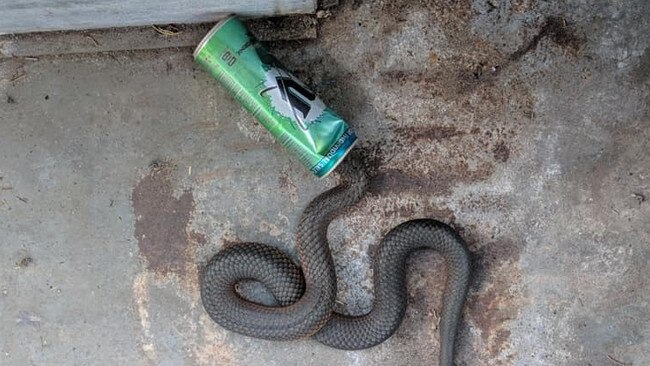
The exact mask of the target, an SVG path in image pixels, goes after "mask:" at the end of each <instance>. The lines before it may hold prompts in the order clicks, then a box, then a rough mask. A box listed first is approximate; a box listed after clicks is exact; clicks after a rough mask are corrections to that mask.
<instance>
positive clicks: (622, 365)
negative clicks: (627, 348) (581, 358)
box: [607, 355, 632, 366]
mask: <svg viewBox="0 0 650 366" xmlns="http://www.w3.org/2000/svg"><path fill="white" fill-rule="evenodd" d="M607 358H609V359H610V360H611V361H612V362H614V363H615V364H617V365H621V366H631V365H632V364H631V363H627V362H623V361H619V360H617V359H615V358H614V357H612V356H611V355H607Z"/></svg>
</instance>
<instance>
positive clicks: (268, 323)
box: [201, 154, 470, 366]
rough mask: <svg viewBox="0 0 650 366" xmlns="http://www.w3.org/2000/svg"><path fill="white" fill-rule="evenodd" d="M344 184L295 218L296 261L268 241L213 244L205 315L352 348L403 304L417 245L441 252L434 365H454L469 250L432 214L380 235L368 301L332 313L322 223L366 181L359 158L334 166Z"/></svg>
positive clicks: (331, 278) (378, 337)
mask: <svg viewBox="0 0 650 366" xmlns="http://www.w3.org/2000/svg"><path fill="white" fill-rule="evenodd" d="M338 171H339V173H340V174H341V177H342V181H343V182H342V183H341V184H340V185H339V186H337V187H335V188H333V189H331V190H329V191H327V192H324V193H322V194H321V195H319V196H318V197H316V198H315V199H314V200H313V201H311V202H310V203H309V205H308V206H307V208H306V209H305V210H304V212H303V214H302V217H301V219H300V222H299V224H298V229H297V234H296V247H297V251H298V256H299V258H300V267H299V266H297V265H296V264H294V263H293V262H292V261H291V259H289V257H288V256H286V255H285V254H284V253H282V252H281V251H279V250H278V249H276V248H273V247H271V246H268V245H264V244H259V243H237V244H232V245H228V246H226V247H225V248H223V249H222V250H221V251H219V252H218V253H217V254H216V255H215V256H214V257H213V258H212V259H211V260H210V261H209V262H208V264H207V265H206V267H205V268H204V269H203V271H202V273H201V299H202V302H203V305H204V307H205V310H206V311H207V312H208V314H209V315H210V317H211V318H212V319H213V320H214V321H215V322H217V323H218V324H220V325H221V326H223V327H224V328H226V329H229V330H231V331H234V332H237V333H241V334H245V335H248V336H251V337H257V338H264V339H271V340H294V339H299V338H305V337H313V338H315V339H316V340H317V341H319V342H321V343H323V344H326V345H328V346H331V347H334V348H339V349H345V350H358V349H365V348H368V347H372V346H375V345H377V344H379V343H381V342H383V341H384V340H386V339H388V338H389V337H390V336H391V335H392V334H393V333H394V332H395V331H396V330H397V328H398V327H399V325H400V324H401V322H402V319H403V317H404V314H405V311H406V305H407V304H406V299H407V294H406V262H407V259H408V257H409V256H410V255H411V254H412V253H414V252H416V251H418V250H421V249H433V250H435V251H438V252H439V253H440V254H441V255H442V256H443V258H444V260H445V263H446V266H447V269H448V276H447V283H446V289H445V293H444V298H443V309H442V315H441V319H440V365H442V366H448V365H453V355H454V340H455V337H456V330H457V326H458V322H459V320H460V317H461V313H462V309H463V306H464V302H465V297H466V294H467V289H468V283H469V275H470V269H469V255H468V251H467V249H466V246H465V244H464V242H463V240H462V239H461V238H460V236H459V235H458V234H457V233H456V232H455V231H454V230H453V229H451V228H450V227H449V226H447V225H445V224H442V223H440V222H438V221H435V220H431V219H418V220H412V221H408V222H405V223H402V224H400V225H398V226H397V227H395V228H394V229H392V230H391V231H390V232H389V233H388V234H387V235H386V236H385V237H384V238H383V240H382V242H381V244H380V246H379V250H378V253H377V255H376V257H375V258H374V272H373V273H374V302H373V308H372V310H371V311H370V312H369V313H368V314H365V315H362V316H347V315H343V314H338V313H336V312H334V310H333V308H334V302H335V300H336V272H335V267H334V261H333V259H332V255H331V253H330V248H329V245H328V242H327V228H328V226H329V224H330V222H331V221H332V219H334V217H335V216H336V215H337V214H339V213H340V212H341V211H342V210H344V209H346V208H348V207H350V206H352V205H354V204H355V203H356V202H357V201H358V200H359V199H360V198H361V197H362V196H363V194H364V192H365V191H366V189H367V188H368V182H369V179H368V176H367V173H366V171H365V168H364V164H363V163H362V159H360V158H359V157H358V156H356V155H354V154H351V156H349V157H348V158H347V159H346V160H345V161H344V162H343V163H342V164H341V166H340V167H339V168H338ZM242 280H255V281H259V282H261V283H262V284H263V285H264V286H265V288H266V289H267V290H268V291H269V292H270V293H271V294H272V295H273V297H274V298H275V299H276V301H277V306H265V305H262V304H260V303H256V302H254V301H251V300H250V299H246V298H244V297H243V296H241V295H240V294H239V293H238V292H237V291H236V286H237V284H238V283H239V282H240V281H242Z"/></svg>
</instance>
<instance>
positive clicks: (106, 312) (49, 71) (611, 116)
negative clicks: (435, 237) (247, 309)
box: [0, 0, 650, 366]
mask: <svg viewBox="0 0 650 366" xmlns="http://www.w3.org/2000/svg"><path fill="white" fill-rule="evenodd" d="M649 23H650V9H648V7H647V6H646V5H645V1H643V0H636V1H627V2H611V1H595V0H594V1H576V2H571V3H570V4H565V3H554V4H550V2H549V3H547V2H543V1H535V0H530V1H473V2H467V1H459V2H451V1H449V2H447V1H428V2H424V1H423V2H412V1H391V2H388V1H386V2H361V1H352V2H343V3H342V4H341V6H340V7H338V8H336V9H335V10H333V11H332V14H331V15H330V16H329V17H325V18H323V19H322V20H321V25H320V26H321V29H320V36H319V39H318V40H315V41H308V42H280V43H275V44H272V45H271V49H272V51H273V52H274V53H275V54H276V55H278V56H279V58H280V59H282V60H283V61H284V62H285V63H286V64H287V65H288V66H289V67H290V68H291V69H293V70H295V72H296V73H297V74H298V75H299V76H300V77H302V78H303V79H304V80H305V81H307V82H308V83H309V84H311V85H312V86H314V88H315V89H317V91H318V92H319V93H320V94H321V95H322V96H323V98H324V99H325V101H326V102H327V103H328V104H329V105H331V106H332V107H333V108H334V109H336V110H337V111H339V112H340V113H341V114H342V115H343V116H345V117H346V118H347V119H349V120H350V121H351V123H352V124H353V125H354V127H355V128H356V129H357V130H358V132H359V134H360V135H361V137H362V140H363V144H362V146H361V148H362V149H363V150H364V151H365V153H366V154H367V156H368V157H369V159H370V161H371V163H372V168H374V171H375V174H376V177H375V179H374V181H373V185H372V190H371V192H370V194H368V195H367V197H365V198H364V199H363V200H362V202H361V203H360V204H359V205H358V206H356V207H355V208H354V209H352V210H351V211H350V212H348V213H347V214H345V215H344V216H342V217H340V218H339V219H337V220H336V221H335V222H334V223H333V225H332V226H331V230H330V234H331V235H330V236H331V245H332V248H333V251H334V254H335V256H336V262H337V266H338V271H339V277H340V300H341V304H340V310H343V311H348V312H350V313H362V312H363V311H366V310H368V309H369V306H370V304H371V299H372V290H371V287H370V286H371V275H372V273H371V270H370V267H369V263H370V258H369V256H368V255H367V253H368V252H372V251H373V250H374V249H375V248H376V245H377V242H378V240H379V239H380V238H381V237H382V235H384V234H385V233H386V232H387V231H388V230H390V229H391V228H392V227H393V226H395V225H396V224H398V223H399V222H402V221H405V220H408V219H411V218H415V217H434V218H438V219H440V220H442V221H445V222H448V223H451V224H452V225H453V226H454V227H456V228H457V229H458V230H459V231H460V232H461V233H462V235H463V237H464V238H465V239H466V240H467V242H468V244H469V245H470V249H471V251H472V252H473V253H474V258H475V260H474V262H475V268H474V273H475V276H474V279H473V284H472V289H471V293H470V295H469V300H468V305H467V307H466V311H465V317H464V324H463V327H462V328H463V329H462V331H461V334H460V336H459V343H460V345H459V348H458V363H459V364H460V365H594V366H596V365H623V364H627V365H646V364H649V363H650V359H649V358H648V356H647V355H648V354H649V352H650V341H649V337H650V331H649V329H650V315H649V314H650V309H649V305H648V301H650V288H649V286H648V282H647V278H648V275H649V274H650V273H649V272H650V271H649V268H648V260H649V259H650V252H649V251H650V250H649V249H648V242H649V239H650V215H649V214H650V203H649V202H650V201H648V200H647V197H648V196H649V195H650V187H649V184H648V179H649V177H648V175H649V174H650V173H649V171H650V157H649V156H648V154H647V151H648V138H650V113H649V111H650V109H649V106H648V105H649V102H650V51H649V50H650V47H649V46H650V24H649ZM190 54H191V52H190V50H189V49H177V50H166V51H153V52H152V51H149V52H127V53H110V54H100V55H90V56H89V55H85V56H60V57H43V58H39V59H38V60H31V59H20V58H19V59H7V60H3V61H0V97H2V99H1V100H0V102H1V103H2V104H0V177H2V178H0V186H1V187H2V190H1V191H0V231H1V232H2V234H3V235H2V236H1V239H0V244H1V245H0V258H2V266H1V267H0V287H1V288H0V290H1V292H0V329H2V330H1V331H0V351H1V353H0V360H2V364H8V365H24V364H105V363H117V364H129V365H130V364H163V365H167V364H169V365H172V364H173V365H177V364H190V365H194V364H196V365H208V364H210V365H212V364H218V365H259V364H264V365H430V364H435V363H436V361H435V360H436V357H437V349H438V337H437V333H436V332H437V329H436V326H437V314H438V312H439V309H440V294H441V292H442V284H443V282H444V268H443V266H442V265H441V262H440V260H439V258H438V257H437V256H436V255H435V254H433V253H423V254H422V255H421V256H418V257H417V258H414V259H413V261H412V270H411V271H410V275H409V300H410V306H409V310H408V312H407V316H406V319H405V321H404V323H403V325H402V326H401V328H400V329H399V331H398V332H397V334H396V335H395V336H394V337H393V338H391V339H390V340H388V341H387V342H385V343H384V344H382V345H381V346H378V347H375V348H373V349H370V350H366V351H359V352H342V351H337V350H332V349H328V348H326V347H324V346H321V345H319V344H317V343H315V342H313V341H299V342H287V343H274V342H267V341H260V340H256V339H250V338H246V337H243V336H239V335H236V334H232V333H229V332H226V331H224V330H222V329H221V328H219V327H218V326H217V325H214V324H213V323H212V322H211V321H210V320H209V318H208V317H207V315H206V314H205V313H204V312H203V309H202V307H201V305H200V301H199V293H198V289H197V271H198V269H199V268H200V266H201V265H202V264H203V263H205V261H206V260H207V259H208V258H209V257H210V256H211V255H212V254H213V253H214V252H215V251H216V250H217V249H218V248H219V247H220V246H221V245H223V244H224V243H225V242H228V241H238V240H249V241H262V242H266V243H269V244H272V245H276V246H278V247H280V248H282V249H283V250H286V251H287V252H288V253H291V255H294V257H295V252H294V251H293V245H292V243H291V239H292V233H293V230H294V228H295V224H296V220H297V218H298V216H299V214H300V211H301V209H302V208H303V207H304V206H305V205H306V203H307V202H308V201H309V200H310V199H311V198H312V197H314V196H315V195H316V194H317V193H319V192H321V191H323V190H324V189H326V188H327V187H330V186H333V185H334V184H336V177H331V178H328V179H327V180H322V181H318V180H315V179H313V178H311V177H310V176H309V174H308V173H306V172H304V171H303V169H302V168H301V167H300V166H298V165H297V164H295V163H293V162H292V161H291V159H290V158H288V157H287V155H286V154H285V153H283V152H282V150H281V148H280V147H278V146H276V145H274V144H273V143H272V141H271V139H270V138H269V137H268V135H267V134H266V132H265V131H263V130H262V129H261V128H260V127H258V126H257V125H256V124H255V123H254V122H253V120H252V119H251V118H250V117H249V116H247V115H246V113H245V112H244V111H243V110H242V109H241V108H239V107H238V106H237V105H236V104H235V102H233V101H231V100H230V98H228V97H227V96H226V93H225V92H224V91H222V90H221V89H220V88H219V87H217V86H216V84H215V83H214V82H213V81H212V80H210V79H209V77H208V76H207V75H206V74H205V73H204V72H202V71H200V70H198V69H197V68H196V67H195V66H194V65H193V64H192V61H191V57H190Z"/></svg>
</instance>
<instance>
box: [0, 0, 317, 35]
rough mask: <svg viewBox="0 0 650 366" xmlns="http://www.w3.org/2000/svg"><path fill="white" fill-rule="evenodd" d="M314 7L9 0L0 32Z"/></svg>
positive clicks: (282, 1)
mask: <svg viewBox="0 0 650 366" xmlns="http://www.w3.org/2000/svg"><path fill="white" fill-rule="evenodd" d="M315 11H316V0H185V1H178V0H9V1H0V14H1V16H0V34H6V33H26V32H43V31H54V30H80V29H98V28H112V27H128V26H138V25H150V24H170V23H202V22H211V21H214V20H215V19H218V18H220V17H223V16H224V15H227V14H231V13H236V14H239V15H242V16H250V17H256V16H278V15H286V14H307V13H314V12H315Z"/></svg>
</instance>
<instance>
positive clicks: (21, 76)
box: [9, 72, 27, 83]
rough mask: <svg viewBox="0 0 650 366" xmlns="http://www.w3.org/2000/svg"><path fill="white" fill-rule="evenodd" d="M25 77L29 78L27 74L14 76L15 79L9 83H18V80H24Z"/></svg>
mask: <svg viewBox="0 0 650 366" xmlns="http://www.w3.org/2000/svg"><path fill="white" fill-rule="evenodd" d="M25 76H27V73H24V72H23V73H22V74H19V75H16V76H14V77H13V78H11V80H9V81H10V82H12V83H13V82H16V81H18V80H20V79H22V78H24V77H25Z"/></svg>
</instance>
